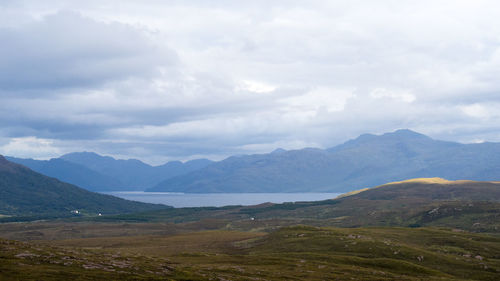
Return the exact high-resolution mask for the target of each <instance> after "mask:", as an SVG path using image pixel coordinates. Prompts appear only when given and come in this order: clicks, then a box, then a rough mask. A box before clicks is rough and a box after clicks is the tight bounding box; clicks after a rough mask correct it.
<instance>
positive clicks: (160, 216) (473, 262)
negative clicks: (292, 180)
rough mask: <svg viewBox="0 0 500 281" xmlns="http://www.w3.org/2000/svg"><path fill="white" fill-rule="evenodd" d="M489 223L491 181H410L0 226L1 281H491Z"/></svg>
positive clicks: (495, 248) (495, 238) (499, 214)
mask: <svg viewBox="0 0 500 281" xmlns="http://www.w3.org/2000/svg"><path fill="white" fill-rule="evenodd" d="M3 219H11V218H3ZM499 228H500V183H498V182H473V181H445V180H442V179H436V178H434V179H418V180H410V181H403V182H395V183H390V184H385V185H382V186H379V187H376V188H371V189H367V190H362V191H359V192H352V193H351V194H346V195H344V196H339V197H338V198H336V199H332V200H324V201H317V202H296V203H284V204H271V203H266V204H261V205H257V206H227V207H223V208H182V209H174V208H171V209H162V210H151V211H145V212H139V213H132V214H119V215H109V216H108V215H106V216H87V217H78V218H64V219H58V220H52V221H38V222H25V223H4V224H0V236H1V237H3V238H5V239H9V240H0V278H1V279H2V280H4V279H5V280H21V279H22V280H60V279H68V278H72V279H76V280H96V279H97V280H103V279H109V280H118V279H120V280H156V279H158V280H499V279H500V231H499ZM14 239H15V240H22V241H25V242H15V241H12V240H14ZM68 262H70V263H68Z"/></svg>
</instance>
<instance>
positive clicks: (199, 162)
mask: <svg viewBox="0 0 500 281" xmlns="http://www.w3.org/2000/svg"><path fill="white" fill-rule="evenodd" d="M7 159H8V160H9V161H12V162H15V163H18V164H21V165H25V166H27V167H29V168H30V169H33V170H34V171H37V172H39V173H41V174H44V175H46V176H50V177H55V178H58V179H59V180H61V181H65V182H68V183H71V184H75V185H77V186H80V187H83V188H85V189H87V190H90V191H130V190H133V191H136V190H144V189H146V188H148V187H152V186H154V185H155V184H157V183H159V182H160V181H162V180H165V179H167V178H170V177H174V176H178V175H182V174H185V173H188V172H191V171H194V170H197V169H200V168H202V167H205V166H207V165H209V164H210V163H212V161H210V160H208V159H195V160H190V161H186V162H185V163H182V162H180V161H170V162H167V163H165V164H163V165H158V166H151V165H149V164H146V163H144V162H142V161H140V160H137V159H127V160H123V159H114V158H113V157H110V156H102V155H99V154H97V153H95V152H73V153H68V154H65V155H62V156H61V157H59V158H52V159H50V160H34V159H22V158H16V157H7Z"/></svg>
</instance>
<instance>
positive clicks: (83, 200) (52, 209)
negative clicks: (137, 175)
mask: <svg viewBox="0 0 500 281" xmlns="http://www.w3.org/2000/svg"><path fill="white" fill-rule="evenodd" d="M161 208H167V206H164V205H155V204H146V203H139V202H134V201H128V200H124V199H120V198H117V197H114V196H110V195H103V194H98V193H94V192H90V191H87V190H84V189H82V188H79V187H77V186H74V185H71V184H68V183H65V182H61V181H59V180H57V179H55V178H50V177H47V176H44V175H42V174H39V173H37V172H34V171H33V170H31V169H29V168H27V167H25V166H22V165H19V164H16V163H13V162H10V161H8V160H6V159H5V158H4V157H3V156H1V155H0V214H1V215H8V216H28V217H39V218H43V217H45V216H51V217H66V216H71V215H72V211H76V210H78V211H79V213H80V214H82V215H97V214H99V213H102V214H104V215H106V214H119V213H129V212H140V211H147V210H154V209H161Z"/></svg>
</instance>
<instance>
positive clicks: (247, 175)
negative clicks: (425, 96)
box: [147, 129, 500, 193]
mask: <svg viewBox="0 0 500 281" xmlns="http://www.w3.org/2000/svg"><path fill="white" fill-rule="evenodd" d="M433 177H441V178H446V179H449V180H459V179H469V180H479V181H491V180H499V179H500V143H488V142H486V143H474V144H461V143H456V142H449V141H441V140H434V139H432V138H430V137H428V136H425V135H423V134H420V133H417V132H414V131H411V130H406V129H405V130H397V131H395V132H391V133H386V134H383V135H372V134H364V135H361V136H359V137H358V138H356V139H353V140H349V141H347V142H346V143H343V144H341V145H338V146H335V147H332V148H329V149H317V148H305V149H300V150H290V151H285V150H276V151H274V152H272V153H268V154H255V155H243V156H233V157H229V158H227V159H225V160H223V161H220V162H216V163H212V164H210V165H208V166H206V167H204V168H202V169H199V170H196V171H193V172H190V173H187V174H184V175H181V176H177V177H172V178H169V179H166V180H164V181H162V182H160V183H159V184H158V185H156V186H155V187H153V188H150V189H148V190H147V191H166V192H191V193H205V192H348V191H351V190H356V189H360V188H364V187H372V186H377V185H381V184H384V183H386V182H394V181H401V180H405V179H410V178H433Z"/></svg>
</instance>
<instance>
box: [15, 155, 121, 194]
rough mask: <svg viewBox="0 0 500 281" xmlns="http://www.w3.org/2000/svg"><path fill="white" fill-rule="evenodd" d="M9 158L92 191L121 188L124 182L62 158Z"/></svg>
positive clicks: (41, 172)
mask: <svg viewBox="0 0 500 281" xmlns="http://www.w3.org/2000/svg"><path fill="white" fill-rule="evenodd" d="M5 158H6V159H7V160H9V161H11V162H14V163H18V164H21V165H23V166H26V167H29V168H30V169H32V170H34V171H37V172H38V173H40V174H43V175H46V176H49V177H54V178H57V179H59V180H60V181H63V182H68V183H71V184H74V185H77V186H83V187H85V189H87V190H91V191H103V190H121V188H122V186H124V184H123V183H122V182H120V181H119V180H117V179H115V178H113V177H110V176H106V175H103V174H101V173H98V172H96V171H94V170H91V169H89V168H87V167H85V166H83V165H79V164H75V163H71V162H68V161H65V160H63V159H60V158H54V159H50V160H33V159H21V158H14V157H5Z"/></svg>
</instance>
